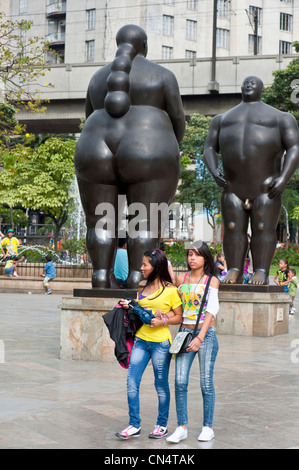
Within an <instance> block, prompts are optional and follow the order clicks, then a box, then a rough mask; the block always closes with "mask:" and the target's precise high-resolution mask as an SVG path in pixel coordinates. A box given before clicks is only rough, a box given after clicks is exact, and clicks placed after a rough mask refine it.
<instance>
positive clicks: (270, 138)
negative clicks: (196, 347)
mask: <svg viewBox="0 0 299 470" xmlns="http://www.w3.org/2000/svg"><path fill="white" fill-rule="evenodd" d="M263 87H264V86H263V82H262V80H260V79H259V78H257V77H254V76H250V77H247V78H245V80H244V81H243V84H242V87H241V90H242V102H241V103H240V104H239V105H237V106H235V107H234V108H232V109H231V110H229V111H227V112H226V113H224V114H220V115H217V116H215V117H214V118H213V119H212V121H211V125H210V130H209V134H208V137H207V139H206V144H205V150H204V161H205V163H206V165H207V167H208V169H209V171H210V172H211V174H212V176H213V178H214V180H215V182H216V183H217V184H218V185H219V186H221V187H222V188H223V191H222V199H221V212H222V218H223V224H224V236H223V249H224V253H225V257H226V261H227V268H228V272H227V275H226V276H225V278H224V279H223V281H222V282H224V283H232V284H236V283H242V274H243V268H244V259H245V255H246V250H247V228H248V221H249V220H250V223H251V232H252V240H251V251H252V259H253V276H252V278H251V280H250V282H249V283H250V284H254V285H262V284H268V276H269V269H270V265H271V261H272V258H273V255H274V252H275V248H276V242H277V241H276V226H277V222H278V218H279V214H280V209H281V201H282V193H283V191H284V189H285V188H286V185H287V183H288V181H289V179H290V178H291V176H292V175H293V173H294V172H295V170H296V168H297V166H298V163H299V132H298V125H297V122H296V120H295V118H294V117H293V116H292V115H291V114H289V113H284V112H281V111H279V110H277V109H275V108H273V107H271V106H268V105H266V104H265V103H263V102H262V101H261V97H262V91H263ZM218 152H220V153H221V156H222V162H223V173H222V172H221V171H220V170H219V168H218ZM284 153H285V154H284Z"/></svg>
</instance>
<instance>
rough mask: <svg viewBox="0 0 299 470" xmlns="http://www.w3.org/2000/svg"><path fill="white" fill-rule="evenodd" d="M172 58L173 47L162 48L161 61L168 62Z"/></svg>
mask: <svg viewBox="0 0 299 470" xmlns="http://www.w3.org/2000/svg"><path fill="white" fill-rule="evenodd" d="M172 57H173V47H169V46H162V59H164V60H168V59H172Z"/></svg>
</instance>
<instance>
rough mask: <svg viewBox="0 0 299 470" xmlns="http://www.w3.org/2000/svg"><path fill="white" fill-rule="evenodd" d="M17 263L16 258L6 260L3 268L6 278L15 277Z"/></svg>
mask: <svg viewBox="0 0 299 470" xmlns="http://www.w3.org/2000/svg"><path fill="white" fill-rule="evenodd" d="M17 261H18V258H17V257H16V256H12V257H11V258H8V260H7V261H6V263H5V267H4V272H5V274H6V276H12V275H14V276H17V275H18V274H17V266H16V264H17Z"/></svg>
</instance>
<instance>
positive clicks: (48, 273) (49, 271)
mask: <svg viewBox="0 0 299 470" xmlns="http://www.w3.org/2000/svg"><path fill="white" fill-rule="evenodd" d="M41 276H44V278H45V279H44V288H45V290H46V292H45V294H47V295H48V294H52V290H51V289H50V287H49V282H50V280H51V279H54V277H56V270H55V266H54V263H53V262H52V256H50V255H47V256H46V264H45V269H44V272H43V273H41Z"/></svg>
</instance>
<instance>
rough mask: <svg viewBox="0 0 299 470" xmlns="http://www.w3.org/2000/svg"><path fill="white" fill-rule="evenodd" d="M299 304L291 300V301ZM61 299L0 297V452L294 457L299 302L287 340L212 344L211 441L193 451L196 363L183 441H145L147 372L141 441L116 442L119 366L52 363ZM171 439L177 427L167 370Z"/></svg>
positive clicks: (298, 426)
mask: <svg viewBox="0 0 299 470" xmlns="http://www.w3.org/2000/svg"><path fill="white" fill-rule="evenodd" d="M298 297H299V296H298ZM60 301H61V296H58V295H52V296H45V295H37V294H36V295H28V294H7V293H1V294H0V303H1V313H0V362H2V363H1V364H0V448H1V449H78V448H80V449H91V448H95V449H103V450H104V452H105V451H107V452H110V450H111V449H117V450H120V451H122V450H126V451H127V452H129V451H130V450H133V449H150V450H152V451H154V450H162V449H163V450H165V449H166V450H168V451H169V450H171V451H177V450H179V449H181V450H185V451H188V450H189V449H191V450H192V451H193V450H196V449H203V448H211V449H248V448H249V449H265V448H268V449H274V448H280V449H286V448H288V449H289V448H299V300H298V299H296V301H295V306H296V307H297V315H294V316H291V317H290V328H289V333H288V334H285V335H281V336H275V337H270V338H259V337H244V336H242V337H241V336H240V337H237V336H224V335H218V340H219V346H220V348H219V353H218V358H217V361H216V365H215V374H214V375H215V387H216V408H215V419H214V431H215V439H214V440H213V441H211V442H209V443H200V442H198V441H197V436H198V433H199V431H200V429H201V424H202V398H201V392H200V385H199V372H198V363H197V361H195V362H194V364H193V368H192V370H191V377H190V386H189V395H188V397H189V405H188V406H189V427H188V430H189V436H188V439H187V440H185V441H182V442H181V443H179V444H175V445H171V444H168V443H167V442H165V440H164V439H162V440H158V441H156V440H152V439H149V438H148V437H147V436H148V433H149V432H150V431H151V430H152V429H153V427H154V425H155V424H156V422H155V419H156V414H157V399H156V392H155V389H154V385H153V373H152V368H151V366H150V365H149V366H148V368H147V370H146V372H145V375H144V378H143V381H142V387H141V417H142V433H141V436H140V438H138V439H134V440H129V441H120V440H118V439H117V438H116V437H115V432H117V431H119V430H121V429H123V428H124V427H126V426H127V423H128V410H127V402H126V375H127V371H126V370H124V369H122V368H121V367H120V366H119V365H118V363H116V362H114V363H111V364H107V363H106V364H103V363H94V362H77V361H62V360H60V359H59V347H60V310H59V308H58V305H59V303H60ZM170 384H171V392H172V401H171V410H170V419H169V431H170V432H172V431H173V430H174V429H175V427H176V413H175V405H174V385H173V384H174V362H173V361H172V363H171V371H170ZM110 454H111V452H110Z"/></svg>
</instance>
